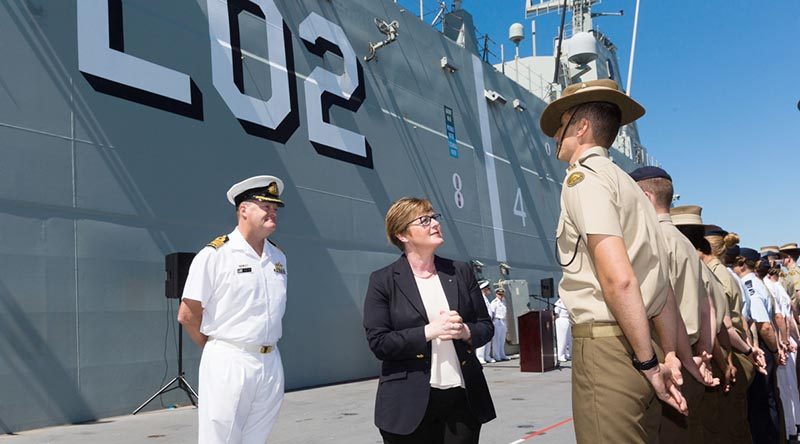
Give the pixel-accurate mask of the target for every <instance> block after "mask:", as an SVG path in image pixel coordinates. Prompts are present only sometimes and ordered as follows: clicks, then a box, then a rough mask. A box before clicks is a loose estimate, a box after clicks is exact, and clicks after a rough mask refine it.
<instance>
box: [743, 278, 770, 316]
mask: <svg viewBox="0 0 800 444" xmlns="http://www.w3.org/2000/svg"><path fill="white" fill-rule="evenodd" d="M742 284H744V288H745V290H747V295H748V296H749V297H750V316H751V319H752V320H754V321H756V322H772V319H773V317H774V316H775V311H774V309H773V304H772V295H771V294H770V292H769V290H767V287H766V286H764V282H762V281H761V279H759V278H758V276H756V274H755V273H753V272H750V273H748V274H746V275H744V276H743V277H742Z"/></svg>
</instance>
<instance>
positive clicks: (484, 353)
mask: <svg viewBox="0 0 800 444" xmlns="http://www.w3.org/2000/svg"><path fill="white" fill-rule="evenodd" d="M475 356H477V357H478V361H480V362H481V364H483V363H485V362H491V361H492V340H491V339H490V340H489V342H487V343H486V345H484V346H483V347H478V348H476V349H475Z"/></svg>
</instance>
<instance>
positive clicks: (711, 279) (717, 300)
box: [700, 262, 728, 333]
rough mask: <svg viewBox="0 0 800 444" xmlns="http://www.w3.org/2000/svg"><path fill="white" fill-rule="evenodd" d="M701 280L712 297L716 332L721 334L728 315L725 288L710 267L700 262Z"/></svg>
mask: <svg viewBox="0 0 800 444" xmlns="http://www.w3.org/2000/svg"><path fill="white" fill-rule="evenodd" d="M700 265H701V266H700V279H701V280H702V281H703V285H704V286H705V287H706V291H707V292H708V294H710V295H711V303H713V304H714V311H715V312H716V315H717V316H716V319H715V320H714V321H715V322H716V323H715V324H714V325H715V326H716V328H715V332H716V333H719V329H720V327H722V319H723V318H724V317H725V314H727V313H728V296H727V295H726V294H725V286H724V285H722V282H720V281H719V279H717V276H716V275H715V274H714V273H713V272H712V271H711V269H710V268H708V266H707V265H706V264H704V263H702V262H700Z"/></svg>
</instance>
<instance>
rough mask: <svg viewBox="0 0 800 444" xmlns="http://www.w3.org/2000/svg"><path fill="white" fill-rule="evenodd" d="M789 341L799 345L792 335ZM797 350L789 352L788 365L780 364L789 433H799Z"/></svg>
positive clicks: (779, 382)
mask: <svg viewBox="0 0 800 444" xmlns="http://www.w3.org/2000/svg"><path fill="white" fill-rule="evenodd" d="M789 341H790V342H791V343H792V344H795V346H796V345H797V343H796V342H795V340H794V339H792V338H791V337H790V338H789ZM796 365H797V352H794V353H789V354H788V355H787V357H786V365H779V366H778V371H777V373H778V391H779V394H780V398H781V405H782V406H783V419H784V426H785V428H786V434H787V435H794V434H796V433H797V424H800V399H798V387H797V372H796V368H797V367H796Z"/></svg>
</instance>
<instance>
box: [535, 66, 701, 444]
mask: <svg viewBox="0 0 800 444" xmlns="http://www.w3.org/2000/svg"><path fill="white" fill-rule="evenodd" d="M643 114H644V109H643V108H642V107H641V106H640V105H639V104H638V103H636V102H635V101H634V100H632V99H631V98H629V97H628V96H627V95H625V94H624V93H622V92H620V91H619V88H618V86H617V84H616V82H614V81H612V80H595V81H591V82H584V83H580V84H575V85H571V86H569V87H567V88H566V89H565V90H564V93H563V95H562V97H561V98H560V99H558V100H556V101H554V102H552V103H550V104H549V105H548V106H547V108H546V109H545V110H544V112H543V113H542V117H541V120H540V124H541V127H542V131H543V132H544V133H545V134H547V135H548V136H550V137H554V138H555V139H556V141H557V143H558V148H557V150H556V157H558V159H559V160H561V161H563V162H568V163H569V167H568V169H567V175H566V177H565V179H564V183H563V187H562V191H561V215H560V217H559V221H558V229H557V232H556V237H557V239H556V247H557V256H558V257H557V259H558V261H559V263H561V264H562V267H563V277H562V279H561V283H560V285H559V290H560V291H559V293H560V295H561V299H562V300H563V301H564V304H565V305H566V306H567V309H568V310H569V312H570V316H571V318H572V319H573V320H574V321H575V325H574V326H573V328H572V335H573V347H574V351H573V370H572V409H573V417H574V420H575V434H576V437H577V441H578V442H579V443H589V442H591V443H644V442H653V441H657V440H658V424H659V421H660V409H661V405H660V404H659V403H658V402H657V401H656V397H655V396H654V395H657V396H658V398H660V399H662V400H665V401H667V402H668V403H669V404H670V405H671V406H673V407H674V408H676V409H678V410H680V411H681V412H684V413H685V412H686V401H685V399H684V398H683V396H682V395H681V394H680V391H679V390H678V387H677V386H676V385H674V382H673V377H672V376H673V375H672V371H671V370H670V367H668V366H666V365H665V364H661V363H659V361H658V359H657V356H656V349H655V345H654V343H653V342H652V340H651V332H650V324H649V321H652V323H653V326H654V328H655V330H656V332H657V333H658V335H659V338H660V341H661V345H662V348H663V349H664V351H665V352H667V357H666V358H665V359H667V360H668V361H669V362H670V363H671V365H672V366H673V368H674V365H675V364H674V362H675V361H677V358H676V357H675V355H674V347H675V341H676V336H677V333H676V331H677V330H676V324H677V322H676V320H677V317H678V314H677V307H676V306H675V302H674V298H673V297H672V290H671V288H670V286H669V280H668V276H667V270H666V266H665V265H662V264H666V263H667V259H666V249H665V247H664V244H663V240H662V239H661V236H660V235H659V232H658V220H657V219H656V215H655V212H654V211H653V208H652V206H651V205H650V203H649V202H648V201H647V199H646V198H645V196H644V194H643V193H642V192H641V191H640V190H639V188H638V187H637V186H636V183H635V182H634V181H633V180H632V179H631V178H630V176H628V174H627V173H625V172H624V171H623V170H621V169H620V168H619V167H618V166H616V165H615V164H614V163H613V162H612V161H611V160H610V159H609V157H608V156H609V155H608V147H609V146H611V144H612V142H613V141H614V138H615V137H616V135H617V132H618V131H619V127H620V125H625V124H628V123H630V122H632V121H634V120H636V119H637V118H639V117H640V116H642V115H643ZM631 258H632V259H631ZM678 366H679V364H678ZM676 371H677V373H678V374H676V375H675V376H676V379H680V375H679V372H680V370H679V369H677V370H676Z"/></svg>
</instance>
